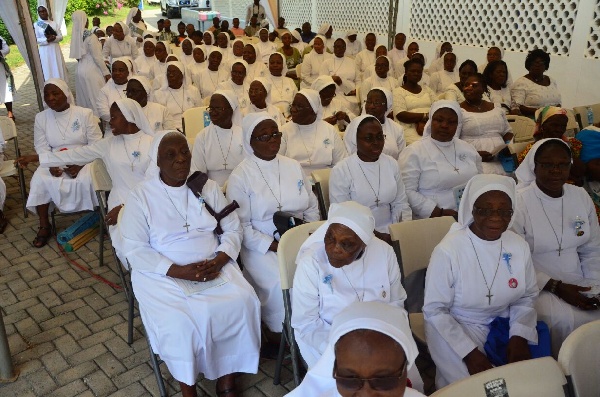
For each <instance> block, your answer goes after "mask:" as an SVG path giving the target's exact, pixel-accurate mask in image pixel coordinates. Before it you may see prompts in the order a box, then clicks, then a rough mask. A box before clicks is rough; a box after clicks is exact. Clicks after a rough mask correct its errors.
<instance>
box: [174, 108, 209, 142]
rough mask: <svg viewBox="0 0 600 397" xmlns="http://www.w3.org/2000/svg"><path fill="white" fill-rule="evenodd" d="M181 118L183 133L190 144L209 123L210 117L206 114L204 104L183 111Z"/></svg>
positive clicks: (206, 110)
mask: <svg viewBox="0 0 600 397" xmlns="http://www.w3.org/2000/svg"><path fill="white" fill-rule="evenodd" d="M181 118H182V119H183V134H184V135H185V137H186V138H187V140H188V142H189V143H190V144H193V143H194V140H195V139H196V135H198V133H199V132H200V131H202V130H203V129H204V128H205V127H206V126H208V124H210V117H209V116H208V109H207V107H206V106H198V107H195V108H190V109H188V110H186V111H185V112H183V115H182V117H181ZM207 120H208V123H207Z"/></svg>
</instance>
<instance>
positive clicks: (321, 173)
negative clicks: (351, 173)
mask: <svg viewBox="0 0 600 397" xmlns="http://www.w3.org/2000/svg"><path fill="white" fill-rule="evenodd" d="M330 174H331V168H324V169H322V170H314V171H313V172H312V173H311V176H312V179H313V180H314V181H315V187H316V189H317V200H318V202H319V209H320V210H321V219H327V213H328V212H329V175H330Z"/></svg>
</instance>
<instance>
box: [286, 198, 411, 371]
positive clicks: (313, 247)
mask: <svg viewBox="0 0 600 397" xmlns="http://www.w3.org/2000/svg"><path fill="white" fill-rule="evenodd" d="M374 229H375V219H374V218H373V215H372V213H371V210H370V209H369V208H368V207H366V206H364V205H362V204H359V203H357V202H355V201H346V202H340V203H333V204H331V208H330V210H329V218H328V220H327V222H326V223H325V224H323V225H322V226H320V227H319V228H318V229H317V230H316V231H315V233H313V234H311V235H310V237H309V238H308V239H307V240H306V241H305V242H304V244H302V246H301V247H300V251H299V252H298V257H297V258H296V263H297V265H298V267H297V268H296V273H295V275H294V289H293V290H292V326H293V327H294V331H295V335H296V342H298V347H299V348H300V352H301V354H302V358H303V359H304V360H305V361H306V363H307V364H308V367H309V368H312V367H313V366H314V365H315V364H316V363H317V361H318V360H319V358H320V357H321V355H322V354H323V353H324V352H325V349H326V347H327V341H328V340H329V333H330V331H331V323H332V321H333V319H334V318H335V316H336V315H337V314H338V313H340V312H341V311H342V310H344V309H345V308H346V307H348V306H350V305H351V304H352V303H354V302H357V301H358V302H369V301H377V302H383V303H386V304H389V305H391V306H396V307H399V308H403V307H404V301H405V300H406V291H405V290H404V288H403V287H402V284H401V283H400V271H399V268H398V262H397V260H396V256H395V255H394V250H393V249H392V247H390V246H389V245H388V244H386V243H385V242H383V241H382V240H380V239H378V238H375V235H374V234H373V230H374ZM340 247H342V248H343V250H340V249H339V248H340Z"/></svg>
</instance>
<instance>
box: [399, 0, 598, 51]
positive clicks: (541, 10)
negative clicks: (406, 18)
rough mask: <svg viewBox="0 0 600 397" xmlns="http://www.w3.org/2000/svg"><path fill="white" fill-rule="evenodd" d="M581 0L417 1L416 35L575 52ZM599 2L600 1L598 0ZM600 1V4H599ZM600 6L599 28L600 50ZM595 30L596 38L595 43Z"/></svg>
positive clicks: (516, 48)
mask: <svg viewBox="0 0 600 397" xmlns="http://www.w3.org/2000/svg"><path fill="white" fill-rule="evenodd" d="M579 1H580V0H537V1H527V2H525V1H522V0H478V1H473V0H412V6H411V16H410V36H411V37H412V38H415V39H421V40H430V41H436V42H444V41H449V42H451V43H455V44H462V45H475V46H481V47H490V46H493V45H496V46H499V47H501V48H504V49H506V50H510V51H523V52H525V51H531V50H533V49H535V48H542V49H544V51H547V52H550V53H551V54H554V55H563V56H566V55H569V50H570V47H571V36H572V34H573V27H574V24H575V18H576V16H577V9H578V6H579ZM583 1H590V0H583ZM596 1H598V0H596ZM599 4H600V3H599ZM599 7H600V6H598V7H596V18H595V22H596V24H595V25H594V27H593V28H592V30H593V29H596V32H595V41H594V43H593V46H594V47H595V48H596V51H595V52H596V54H598V53H600V47H598V45H599V41H598V33H599V29H600V25H599V23H600V22H599V21H600V19H599V18H600V17H599V16H598V15H599V14H600V9H599ZM592 36H594V33H592V34H591V35H590V42H592Z"/></svg>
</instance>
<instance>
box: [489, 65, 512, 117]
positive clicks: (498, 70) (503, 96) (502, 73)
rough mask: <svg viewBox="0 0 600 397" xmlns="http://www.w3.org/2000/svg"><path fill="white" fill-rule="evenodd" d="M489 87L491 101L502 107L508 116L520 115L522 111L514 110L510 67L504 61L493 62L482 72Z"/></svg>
mask: <svg viewBox="0 0 600 397" xmlns="http://www.w3.org/2000/svg"><path fill="white" fill-rule="evenodd" d="M481 73H482V74H483V77H484V79H485V82H486V84H487V86H488V93H489V96H490V101H491V102H493V103H495V104H497V105H498V106H500V107H502V110H503V111H504V113H506V114H509V113H510V114H519V113H520V110H518V109H515V110H514V111H513V109H514V104H513V101H512V96H511V94H510V85H509V84H508V66H506V62H504V61H492V62H490V63H488V64H487V66H486V67H485V69H484V70H483V71H481Z"/></svg>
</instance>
